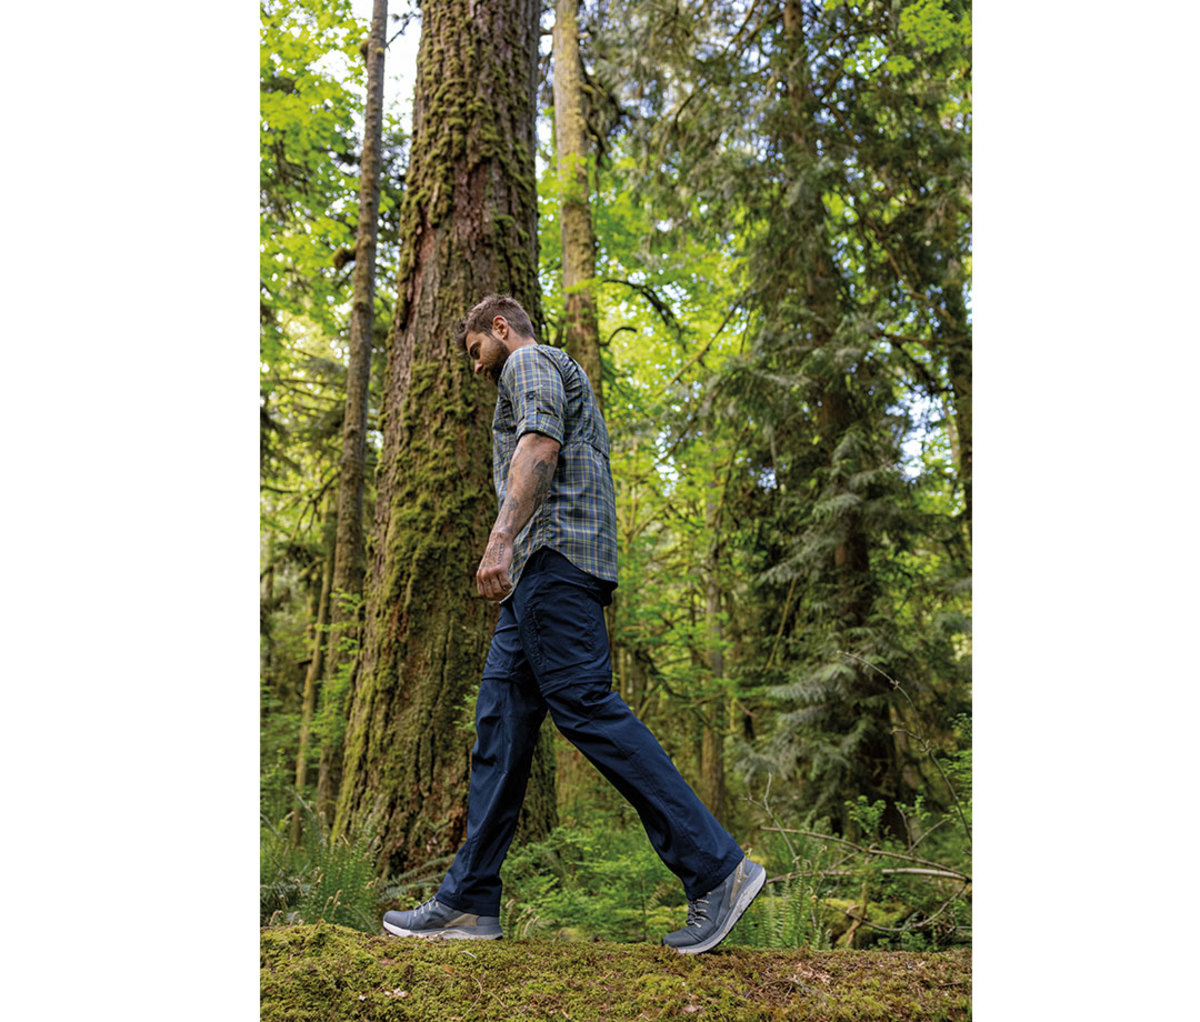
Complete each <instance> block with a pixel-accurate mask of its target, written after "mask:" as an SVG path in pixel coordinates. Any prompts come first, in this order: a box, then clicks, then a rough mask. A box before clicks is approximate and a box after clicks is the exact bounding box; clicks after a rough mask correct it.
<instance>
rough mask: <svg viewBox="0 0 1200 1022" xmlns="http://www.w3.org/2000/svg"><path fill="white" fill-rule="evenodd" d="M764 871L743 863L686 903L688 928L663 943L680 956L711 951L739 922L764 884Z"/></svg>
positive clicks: (756, 864)
mask: <svg viewBox="0 0 1200 1022" xmlns="http://www.w3.org/2000/svg"><path fill="white" fill-rule="evenodd" d="M766 879H767V871H766V870H765V869H763V867H762V866H760V865H759V864H758V863H757V862H751V861H750V859H748V858H745V859H742V861H741V862H739V863H738V864H737V866H736V868H734V870H733V871H732V872H731V873H730V874H729V876H727V877H726V878H725V879H724V880H722V881H721V883H720V884H719V885H717V886H716V887H714V888H713V889H712V890H711V891H709V892H708V893H707V894H706V895H704V897H702V898H694V899H692V900H691V901H689V902H688V917H687V925H686V926H685V927H684V928H683V929H682V930H676V931H675V932H674V933H668V934H667V935H666V936H665V937H663V940H662V942H663V943H664V944H666V945H667V947H673V948H674V949H675V950H676V951H678V952H679V953H680V954H681V955H698V954H700V953H701V952H702V951H711V950H712V949H713V948H715V947H716V946H717V945H718V944H720V943H721V941H723V940H724V939H725V938H726V937H727V936H728V935H729V931H730V930H732V929H733V924H734V923H736V922H737V921H738V920H739V919H741V918H742V913H743V912H745V911H746V909H748V908H749V907H750V902H752V901H753V900H754V899H755V897H756V896H757V895H758V892H759V891H761V890H762V885H763V884H764V883H765V882H766Z"/></svg>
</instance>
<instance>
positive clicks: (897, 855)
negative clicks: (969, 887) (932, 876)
mask: <svg viewBox="0 0 1200 1022" xmlns="http://www.w3.org/2000/svg"><path fill="white" fill-rule="evenodd" d="M763 830H774V831H778V832H779V833H781V834H804V835H806V836H808V837H816V838H820V839H821V840H822V841H834V842H836V843H837V844H839V845H845V846H846V847H847V848H853V849H854V850H855V851H856V852H862V853H863V854H864V855H885V856H887V857H888V858H891V859H903V860H904V861H905V862H915V863H918V864H919V865H922V866H932V867H933V868H934V869H938V870H944V871H945V872H947V873H951V874H953V875H954V876H955V877H957V878H958V879H960V880H962V881H964V882H965V883H970V882H971V878H970V877H969V876H968V875H967V874H966V873H960V872H959V871H958V870H952V869H949V868H948V867H947V866H944V865H943V864H942V863H940V862H933V861H932V860H930V859H920V858H917V856H915V855H904V854H903V853H901V852H886V851H884V850H883V849H882V848H863V846H862V845H856V844H855V843H854V842H853V841H847V840H846V839H845V838H841V837H834V836H833V835H832V834H822V833H821V832H820V831H818V830H802V829H799V828H787V827H763ZM785 840H786V838H785ZM793 858H795V856H793Z"/></svg>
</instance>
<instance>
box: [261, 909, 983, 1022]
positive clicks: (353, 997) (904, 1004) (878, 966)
mask: <svg viewBox="0 0 1200 1022" xmlns="http://www.w3.org/2000/svg"><path fill="white" fill-rule="evenodd" d="M261 947H262V981H261V983H262V985H261V1008H262V1012H261V1017H262V1020H263V1022H283V1020H287V1022H308V1020H312V1022H316V1020H318V1019H320V1020H321V1022H336V1020H343V1019H345V1020H350V1019H362V1020H379V1022H391V1020H394V1022H401V1020H414V1022H417V1020H421V1022H434V1020H438V1022H441V1020H445V1022H483V1020H489V1022H490V1020H498V1019H501V1020H502V1019H510V1018H521V1019H531V1020H534V1019H545V1020H550V1019H555V1020H559V1019H568V1020H577V1022H595V1020H605V1022H609V1020H612V1022H621V1020H643V1019H646V1020H655V1019H680V1018H697V1019H700V1018H703V1019H711V1020H717V1019H720V1020H730V1022H732V1020H737V1022H742V1020H746V1022H750V1020H754V1022H758V1020H763V1022H766V1020H777V1019H778V1020H783V1019H788V1020H791V1019H798V1020H804V1019H810V1020H826V1019H829V1020H833V1019H837V1020H843V1019H845V1020H850V1019H855V1020H866V1019H880V1020H883V1019H887V1020H907V1019H914V1020H915V1019H919V1020H921V1022H950V1020H955V1019H969V1018H970V1017H971V952H970V951H969V950H968V949H965V948H964V949H956V950H952V951H943V952H936V953H929V952H921V953H914V952H898V951H810V950H762V949H751V948H742V947H732V948H729V949H725V948H724V947H722V948H718V949H717V950H716V951H714V952H710V953H709V954H706V955H697V956H685V955H679V954H677V953H675V952H674V951H671V950H669V949H667V948H664V947H661V946H658V945H654V944H614V943H608V942H570V941H546V940H501V941H445V942H428V941H422V940H415V939H403V940H402V939H397V938H391V937H376V936H371V935H368V934H364V933H360V932H358V931H355V930H350V929H347V928H346V927H342V926H336V925H331V924H327V923H319V924H317V925H314V926H292V927H286V928H281V929H265V930H263V931H262V932H261Z"/></svg>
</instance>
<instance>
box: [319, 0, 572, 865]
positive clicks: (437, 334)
mask: <svg viewBox="0 0 1200 1022" xmlns="http://www.w3.org/2000/svg"><path fill="white" fill-rule="evenodd" d="M537 39H538V5H537V4H536V3H534V2H533V0H496V2H493V3H488V4H481V3H477V2H474V0H441V2H430V3H428V4H426V5H425V7H424V9H423V15H422V28H421V42H420V48H419V53H418V58H417V61H418V66H417V83H416V89H415V92H414V96H413V137H412V143H411V156H410V162H409V167H408V173H407V182H406V190H405V196H404V201H403V204H402V209H401V231H400V233H401V237H402V238H404V239H405V248H404V250H403V251H402V254H401V263H400V269H399V274H398V276H399V281H400V287H399V296H398V300H397V305H396V315H395V319H394V320H393V323H392V329H391V333H390V335H389V339H388V352H387V368H386V374H385V382H384V395H383V402H382V408H381V425H382V429H383V452H382V456H381V461H380V470H379V476H378V495H377V498H376V503H375V526H374V527H375V543H374V553H373V556H372V558H371V561H370V563H369V564H368V566H367V584H366V608H365V620H364V628H363V643H362V661H361V666H360V670H359V674H358V678H357V681H356V684H355V687H354V691H353V697H352V702H351V709H350V716H349V723H348V726H347V732H346V742H345V758H344V760H343V778H342V785H341V790H340V794H339V798H338V807H337V814H336V817H335V821H334V833H335V835H348V836H351V837H354V836H358V835H371V836H375V837H377V838H378V839H379V841H380V843H381V856H382V859H383V865H384V866H385V867H386V868H387V869H389V870H391V871H392V872H398V871H400V870H404V869H411V868H414V867H416V866H420V865H423V864H424V863H426V862H428V861H429V860H431V859H434V858H438V857H441V856H446V855H449V854H451V853H453V852H454V850H455V849H456V848H457V847H458V846H459V845H460V844H461V843H462V841H463V839H464V838H465V832H466V792H467V784H468V778H469V773H470V748H471V737H470V734H469V724H468V721H469V720H470V714H471V709H470V708H471V704H472V702H473V696H474V694H475V691H476V686H477V683H478V679H479V675H480V672H481V670H482V667H483V663H484V659H485V657H486V654H487V647H488V640H489V636H490V634H491V630H492V628H493V627H494V623H495V619H496V609H495V608H494V607H492V606H491V605H489V604H488V603H486V602H485V601H484V600H482V599H480V598H478V597H477V596H476V595H475V590H474V584H473V579H474V574H475V569H476V567H477V565H478V562H479V559H480V557H481V556H482V554H483V549H484V541H485V539H486V537H487V534H488V529H489V527H490V525H491V521H492V518H493V517H494V515H495V508H496V502H495V494H494V492H493V490H492V482H491V420H492V411H493V409H494V407H495V391H494V390H493V389H491V388H490V387H488V386H487V385H485V384H483V383H481V382H480V381H479V380H478V379H473V378H472V373H471V369H470V365H469V362H468V360H467V359H466V358H465V357H464V356H463V354H462V353H461V352H460V351H459V350H458V349H457V347H456V345H455V344H454V336H455V333H456V328H457V325H458V323H459V322H460V320H461V318H462V316H463V315H464V314H465V313H466V311H467V310H468V309H469V307H470V306H471V305H472V304H473V303H474V302H475V301H477V300H478V299H479V298H481V297H482V296H483V295H485V294H486V293H488V292H490V291H498V292H507V293H509V294H511V295H512V296H513V297H514V298H516V299H517V300H518V301H520V302H521V303H522V305H524V307H525V309H526V310H527V311H528V312H529V314H530V317H531V318H532V320H533V322H534V324H535V329H536V328H537V327H538V326H539V325H540V322H541V305H540V302H539V299H538V292H537V231H536V216H537V203H536V180H535V173H534V119H535V112H536V107H535V84H536V60H537ZM545 737H546V735H545V734H544V736H543V738H544V739H545ZM547 745H548V743H547V742H546V741H545V740H543V742H542V743H541V744H540V745H539V753H538V756H537V757H535V777H534V778H533V779H532V781H531V785H530V788H531V791H530V799H529V800H528V804H529V805H534V806H539V807H540V811H541V812H542V813H543V814H544V817H543V819H542V821H541V822H542V824H544V825H548V824H550V823H552V822H553V820H552V813H553V808H554V800H553V797H552V796H550V797H549V798H547V797H546V790H547V785H552V774H550V773H549V771H550V769H551V767H552V763H553V760H552V758H547V757H546V756H545V751H546V748H547ZM551 790H552V788H551Z"/></svg>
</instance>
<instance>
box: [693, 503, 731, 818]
mask: <svg viewBox="0 0 1200 1022" xmlns="http://www.w3.org/2000/svg"><path fill="white" fill-rule="evenodd" d="M718 485H719V483H718V481H717V480H711V481H710V483H709V486H710V488H711V489H716V488H717V486H718ZM719 506H720V503H719V502H718V501H717V500H716V499H714V498H713V497H712V496H711V495H710V496H709V497H708V499H707V500H706V501H705V518H706V519H707V520H708V527H709V534H710V536H711V540H710V542H709V547H708V556H707V557H706V558H705V565H704V613H705V616H706V617H707V619H708V633H709V643H710V645H709V649H708V665H707V666H708V672H709V674H710V676H711V679H712V680H711V684H712V688H713V696H712V698H711V699H709V700H708V702H707V705H706V706H705V707H704V725H703V726H704V731H703V735H702V738H701V742H700V790H699V792H698V794H699V796H700V801H702V802H703V803H704V804H705V805H706V806H708V808H709V811H710V812H711V813H712V814H713V816H715V817H716V818H717V819H718V820H720V821H721V822H722V823H723V822H725V817H724V813H725V723H726V718H727V716H728V712H727V708H726V705H725V703H726V700H725V696H724V695H723V690H722V679H723V678H724V677H725V650H724V648H723V646H722V643H723V641H724V637H725V636H724V629H723V628H722V626H721V585H720V579H719V572H720V566H721V533H720V529H721V524H720V520H719V519H720V512H719V510H718V508H719Z"/></svg>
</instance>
